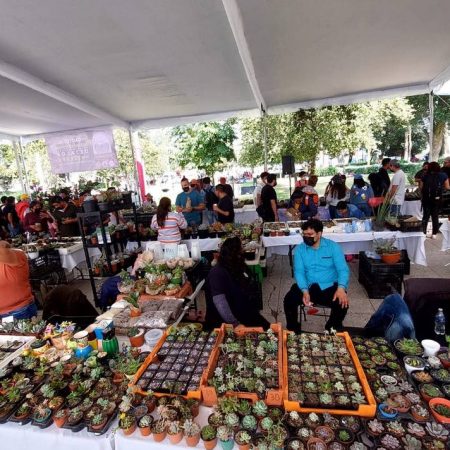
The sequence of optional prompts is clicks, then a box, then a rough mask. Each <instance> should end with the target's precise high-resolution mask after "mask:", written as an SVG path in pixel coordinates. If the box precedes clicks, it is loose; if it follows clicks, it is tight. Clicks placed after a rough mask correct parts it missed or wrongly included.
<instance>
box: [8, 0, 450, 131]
mask: <svg viewBox="0 0 450 450" xmlns="http://www.w3.org/2000/svg"><path fill="white" fill-rule="evenodd" d="M0 10H1V11H2V14H1V15H0V133H4V134H7V135H10V136H23V137H31V136H37V135H42V134H45V133H52V132H57V131H67V130H73V129H82V128H90V127H95V126H99V125H113V126H118V127H125V128H128V129H130V128H131V129H138V128H160V127H164V126H173V125H177V124H180V123H188V122H195V121H202V120H212V119H224V118H226V117H231V116H234V115H236V114H237V113H238V114H244V115H253V116H257V115H259V114H260V113H261V112H263V113H265V114H279V113H283V112H289V111H295V110H297V109H298V108H300V107H301V108H311V107H319V106H324V105H337V104H346V103H353V102H358V101H367V100H371V99H377V98H382V97H390V96H401V95H405V96H406V95H414V94H420V93H430V92H432V91H437V90H439V89H442V87H443V86H444V85H445V82H446V81H447V80H448V79H449V78H450V39H448V38H447V36H446V31H445V30H447V29H448V24H447V18H448V17H449V16H450V2H448V0H429V1H427V2H424V1H423V0H396V1H392V0H377V1H373V0H277V1H273V0H133V1H132V2H123V1H122V0H96V1H95V2H92V1H89V0H78V1H77V2H74V1H72V0H40V1H39V2H36V1H35V0H21V1H20V2H13V1H11V0H0Z"/></svg>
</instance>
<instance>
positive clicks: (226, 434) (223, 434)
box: [217, 425, 233, 442]
mask: <svg viewBox="0 0 450 450" xmlns="http://www.w3.org/2000/svg"><path fill="white" fill-rule="evenodd" d="M232 436H233V432H232V430H231V429H230V428H228V427H227V426H226V425H221V426H220V427H219V428H217V437H218V439H219V440H221V441H224V442H225V441H229V440H230V439H231V438H232Z"/></svg>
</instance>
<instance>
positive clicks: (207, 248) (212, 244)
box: [127, 238, 221, 252]
mask: <svg viewBox="0 0 450 450" xmlns="http://www.w3.org/2000/svg"><path fill="white" fill-rule="evenodd" d="M193 240H194V239H185V240H183V241H181V243H182V244H186V245H187V248H188V250H189V251H191V244H192V241H193ZM197 241H198V242H199V246H200V251H201V252H214V251H216V250H218V249H219V244H220V241H221V239H219V238H206V239H199V238H198V239H197ZM157 243H158V241H145V242H142V243H141V248H142V249H143V250H152V249H153V248H154V246H155V244H157ZM137 246H138V245H137V242H128V244H127V250H129V251H132V250H135V249H136V248H137Z"/></svg>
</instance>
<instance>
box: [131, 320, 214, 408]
mask: <svg viewBox="0 0 450 450" xmlns="http://www.w3.org/2000/svg"><path fill="white" fill-rule="evenodd" d="M170 330H171V328H168V329H167V330H166V331H165V332H164V334H163V335H162V337H161V339H160V340H159V341H158V343H157V344H156V346H155V347H154V348H153V350H152V351H151V353H150V354H149V355H148V356H147V358H146V359H145V361H144V363H143V364H142V366H141V367H140V369H139V370H138V371H137V373H136V375H135V376H134V378H133V380H132V382H131V383H130V386H133V387H134V388H135V389H136V390H137V392H139V393H141V394H144V395H145V394H147V392H148V390H151V391H152V392H153V393H154V395H155V396H156V397H161V396H180V395H181V396H183V397H184V398H193V399H197V400H200V399H201V398H202V391H201V386H202V383H203V377H204V372H205V370H202V372H201V373H195V369H194V371H193V372H192V374H191V375H190V376H187V377H186V378H188V379H187V380H186V381H182V382H185V383H186V384H187V387H188V389H187V390H186V391H185V394H177V393H174V392H171V391H170V390H168V389H164V388H161V387H160V388H156V389H154V388H153V386H151V385H150V383H151V382H150V381H149V384H147V386H146V387H145V388H143V387H142V385H140V380H141V379H146V373H148V370H147V369H148V367H149V366H150V365H152V364H159V366H158V369H157V370H156V372H163V370H161V367H160V366H162V365H163V364H164V363H165V362H167V359H168V358H170V357H171V356H172V357H173V358H174V360H173V361H171V362H170V364H173V365H175V364H177V363H178V362H177V359H178V357H183V356H186V357H187V358H189V357H190V356H193V355H190V351H189V352H187V351H185V354H183V351H182V350H188V347H186V349H184V348H183V346H184V344H185V343H186V342H187V341H184V342H183V344H182V345H181V347H176V346H175V344H177V342H176V341H167V337H168V336H169V334H170ZM219 335H220V333H219V334H218V336H219ZM211 336H212V335H211V334H210V335H209V336H208V338H207V339H206V340H205V342H204V343H203V348H202V349H201V350H198V351H199V352H209V354H208V357H207V358H208V361H207V364H206V366H205V369H206V368H207V367H209V366H210V364H211V358H212V354H213V352H214V349H215V348H216V347H217V345H218V342H219V339H218V336H216V337H215V339H214V340H213V342H211V340H212V339H211ZM208 339H209V340H210V341H209V342H208ZM166 341H167V342H171V344H169V345H168V346H167V347H166V349H165V350H166V351H167V349H168V352H172V353H169V354H164V355H163V354H162V353H163V351H164V347H165V346H164V344H165V343H166ZM198 343H199V341H196V342H195V344H198ZM208 346H211V349H210V350H208V348H206V347H208ZM192 350H195V349H192ZM199 358H200V359H201V356H199V357H197V359H199ZM203 358H206V356H203ZM168 364H169V363H168ZM184 364H185V363H184ZM170 373H171V371H170V368H168V369H167V373H166V375H165V377H164V378H160V379H161V381H171V380H169V378H168V377H170ZM183 375H185V374H183ZM194 375H196V376H197V377H199V380H198V389H195V390H194V389H189V383H190V382H191V378H192V377H193V376H194ZM148 379H149V380H152V381H155V380H157V378H156V377H155V376H153V377H151V378H148ZM158 379H159V378H158ZM173 381H174V382H175V381H179V380H178V379H177V380H173ZM195 383H197V382H195ZM161 384H162V383H161Z"/></svg>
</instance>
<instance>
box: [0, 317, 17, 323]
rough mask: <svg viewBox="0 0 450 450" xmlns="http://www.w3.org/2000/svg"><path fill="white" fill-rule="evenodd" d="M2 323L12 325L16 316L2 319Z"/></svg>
mask: <svg viewBox="0 0 450 450" xmlns="http://www.w3.org/2000/svg"><path fill="white" fill-rule="evenodd" d="M2 322H4V323H11V322H14V316H6V317H3V318H2Z"/></svg>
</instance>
